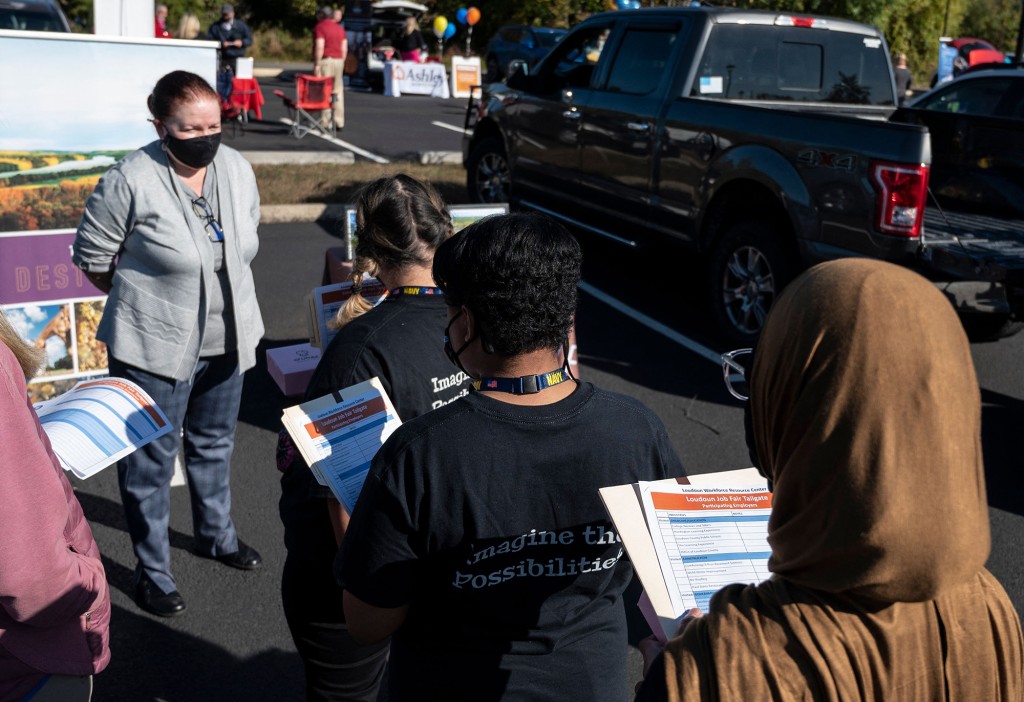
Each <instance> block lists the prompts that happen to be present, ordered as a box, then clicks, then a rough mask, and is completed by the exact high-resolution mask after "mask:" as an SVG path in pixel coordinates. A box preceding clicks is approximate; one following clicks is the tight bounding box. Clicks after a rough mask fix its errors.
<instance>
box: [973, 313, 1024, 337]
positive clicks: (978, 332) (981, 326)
mask: <svg viewBox="0 0 1024 702" xmlns="http://www.w3.org/2000/svg"><path fill="white" fill-rule="evenodd" d="M960 323H961V324H963V325H964V331H965V332H967V338H968V339H970V340H971V341H973V342H984V341H999V340H1000V339H1005V338H1006V337H1009V336H1013V335H1014V334H1016V333H1017V332H1019V331H1020V330H1021V329H1024V322H1021V321H1018V320H1016V319H1013V318H1012V317H1010V315H1008V314H962V315H960Z"/></svg>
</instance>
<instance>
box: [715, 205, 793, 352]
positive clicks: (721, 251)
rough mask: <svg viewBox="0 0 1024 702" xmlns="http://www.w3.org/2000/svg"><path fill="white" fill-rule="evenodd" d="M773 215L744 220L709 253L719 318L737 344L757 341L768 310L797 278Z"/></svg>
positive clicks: (748, 344) (723, 328)
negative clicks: (772, 219) (774, 223)
mask: <svg viewBox="0 0 1024 702" xmlns="http://www.w3.org/2000/svg"><path fill="white" fill-rule="evenodd" d="M783 236H784V232H783V231H782V230H781V229H780V228H779V227H778V226H776V225H773V224H772V223H771V221H770V220H766V221H762V220H743V221H741V222H737V223H736V224H734V225H732V226H731V227H729V228H728V229H726V230H725V232H723V233H722V235H721V236H720V237H719V238H718V241H717V242H716V243H715V245H714V247H713V248H712V249H711V255H710V258H709V264H710V265H709V271H708V273H709V278H708V279H709V283H710V285H709V290H710V293H711V309H712V311H713V314H714V317H715V323H716V324H717V326H718V328H719V330H720V331H721V332H722V333H723V335H724V336H725V337H726V338H727V339H728V340H729V342H730V343H734V344H736V346H737V348H740V347H746V346H753V344H754V342H755V341H756V340H757V337H758V335H759V334H760V333H761V329H762V327H764V322H765V317H766V316H767V314H768V309H769V308H770V307H771V306H772V304H773V303H774V302H775V299H776V298H777V297H778V295H779V293H780V292H782V288H784V287H785V286H786V284H787V283H789V281H790V280H792V279H793V276H794V275H795V274H796V270H797V266H796V263H795V262H794V260H793V258H792V256H790V255H789V254H788V253H787V252H786V250H785V248H784V247H783V245H782V243H781V238H782V237H783Z"/></svg>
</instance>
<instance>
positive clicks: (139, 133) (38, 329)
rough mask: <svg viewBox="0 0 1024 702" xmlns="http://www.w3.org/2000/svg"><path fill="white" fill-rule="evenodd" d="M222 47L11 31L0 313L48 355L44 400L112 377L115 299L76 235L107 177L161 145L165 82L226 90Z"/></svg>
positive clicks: (0, 172) (2, 79)
mask: <svg viewBox="0 0 1024 702" xmlns="http://www.w3.org/2000/svg"><path fill="white" fill-rule="evenodd" d="M215 46H216V45H215V44H213V43H211V42H192V41H173V40H152V39H130V38H122V37H99V36H92V35H81V34H58V33H46V32H19V31H3V30H0V65H2V66H6V67H7V69H6V70H4V71H0V306H2V307H3V310H4V312H5V314H6V315H7V317H8V318H9V319H10V320H11V322H12V324H14V326H15V328H16V329H17V330H18V331H19V332H20V333H21V335H22V336H23V337H24V338H25V339H26V340H28V341H30V342H32V343H34V344H36V345H37V346H38V347H39V348H41V349H45V351H46V365H45V368H44V370H43V371H42V373H40V374H39V375H38V376H37V377H36V378H34V379H33V381H32V382H31V383H30V385H29V391H30V394H31V395H32V396H33V398H34V399H45V398H47V397H51V396H53V395H55V394H59V393H60V392H63V391H64V390H66V389H68V388H69V387H71V386H72V385H73V384H74V383H75V382H77V380H78V379H80V378H82V377H86V376H90V375H99V374H104V373H106V368H107V355H106V348H105V346H104V344H103V342H101V341H98V340H97V339H96V336H95V335H96V326H97V324H99V320H100V317H101V316H102V314H103V301H104V297H103V295H102V293H101V292H100V291H99V290H97V289H96V288H94V287H93V286H92V285H91V284H90V283H89V281H88V280H87V279H86V278H85V276H84V275H83V274H82V272H81V271H79V270H78V269H77V268H75V267H74V266H73V265H72V264H71V251H70V249H71V243H72V242H73V241H74V232H75V228H77V226H78V222H79V220H80V219H81V218H82V211H83V208H84V207H85V202H86V200H87V199H88V198H89V195H90V194H91V193H92V191H93V188H95V187H96V183H98V182H99V179H100V177H101V176H102V175H103V173H105V172H106V170H107V169H108V168H110V167H111V166H112V165H114V164H115V163H117V161H118V160H119V159H120V158H122V157H124V156H125V155H126V154H128V153H130V152H131V151H134V150H135V149H137V148H139V147H140V146H143V145H145V144H147V143H148V142H150V141H152V140H153V139H155V138H156V133H155V132H154V130H153V126H152V125H151V124H150V123H149V121H148V120H149V116H150V115H149V112H148V110H147V109H146V98H147V96H148V95H149V93H150V92H151V91H152V89H153V85H154V84H156V81H157V80H159V78H160V77H161V76H163V75H164V74H166V73H169V72H170V71H173V70H179V69H180V70H187V71H192V72H194V73H198V74H199V75H201V76H203V77H204V78H206V79H207V81H209V82H210V83H211V84H215V71H216V60H217V55H216V49H215Z"/></svg>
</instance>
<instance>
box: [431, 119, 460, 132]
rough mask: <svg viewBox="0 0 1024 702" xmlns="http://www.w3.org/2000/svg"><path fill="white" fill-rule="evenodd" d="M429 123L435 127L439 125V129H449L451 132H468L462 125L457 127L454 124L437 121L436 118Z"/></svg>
mask: <svg viewBox="0 0 1024 702" xmlns="http://www.w3.org/2000/svg"><path fill="white" fill-rule="evenodd" d="M431 124H432V125H434V126H435V127H440V128H441V129H450V130H452V131H453V132H458V133H459V134H468V132H467V131H466V130H465V129H463V128H462V127H457V126H455V125H454V124H448V123H447V122H438V121H437V120H434V121H433V122H431Z"/></svg>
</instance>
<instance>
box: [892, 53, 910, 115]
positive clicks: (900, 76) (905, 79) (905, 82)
mask: <svg viewBox="0 0 1024 702" xmlns="http://www.w3.org/2000/svg"><path fill="white" fill-rule="evenodd" d="M892 72H893V75H895V77H896V100H897V101H898V102H899V104H900V105H902V104H904V103H905V102H906V101H907V98H908V97H910V93H911V90H910V84H911V83H912V82H913V80H914V76H913V75H911V73H910V69H909V68H907V55H906V54H904V53H902V52H900V53H898V54H896V67H895V68H894V69H893V71H892Z"/></svg>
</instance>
